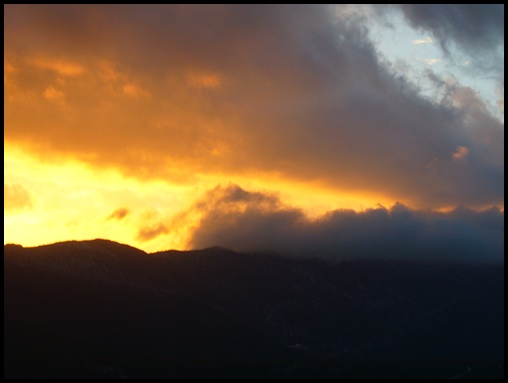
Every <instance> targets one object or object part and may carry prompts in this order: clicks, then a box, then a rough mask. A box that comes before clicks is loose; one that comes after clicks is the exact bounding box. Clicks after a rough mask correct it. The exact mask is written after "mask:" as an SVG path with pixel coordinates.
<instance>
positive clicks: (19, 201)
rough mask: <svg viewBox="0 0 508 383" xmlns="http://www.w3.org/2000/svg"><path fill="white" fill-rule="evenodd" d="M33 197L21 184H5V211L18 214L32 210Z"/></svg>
mask: <svg viewBox="0 0 508 383" xmlns="http://www.w3.org/2000/svg"><path fill="white" fill-rule="evenodd" d="M32 207H33V203H32V197H31V195H30V193H29V192H28V190H26V189H25V188H24V187H23V186H22V185H20V184H17V183H15V184H4V209H5V210H6V211H11V212H13V211H14V212H16V211H21V210H25V209H32Z"/></svg>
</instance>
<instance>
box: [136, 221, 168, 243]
mask: <svg viewBox="0 0 508 383" xmlns="http://www.w3.org/2000/svg"><path fill="white" fill-rule="evenodd" d="M168 232H169V229H168V228H167V227H166V225H164V224H162V223H156V224H152V225H146V226H143V227H141V228H140V229H139V231H138V235H137V236H136V239H137V240H138V241H140V242H146V241H150V240H151V239H154V238H156V237H158V236H159V235H162V234H166V233H168Z"/></svg>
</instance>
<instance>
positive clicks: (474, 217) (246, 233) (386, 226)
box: [189, 185, 504, 263]
mask: <svg viewBox="0 0 508 383" xmlns="http://www.w3.org/2000/svg"><path fill="white" fill-rule="evenodd" d="M193 210H194V212H197V213H199V214H201V218H200V220H199V224H198V225H197V226H196V229H195V231H194V232H193V233H192V236H191V239H190V242H189V248H206V247H210V246H215V245H219V246H223V247H227V248H231V249H234V250H237V251H248V252H272V253H278V254H284V255H291V256H301V257H321V258H326V259H330V260H336V261H339V260H344V259H402V260H417V261H418V260H420V261H423V260H425V261H428V260H431V261H441V262H464V261H465V262H481V263H490V262H503V259H504V255H503V254H504V213H502V212H501V211H500V210H499V209H498V208H491V209H488V210H485V211H474V210H471V209H468V208H465V207H461V208H457V209H454V210H452V211H450V212H447V213H444V212H436V211H431V210H413V209H410V208H408V207H406V206H404V205H403V204H400V203H397V204H395V205H394V206H392V207H390V208H385V207H383V206H379V207H377V208H373V209H367V210H365V211H362V212H355V211H353V210H335V211H330V212H328V213H327V214H324V215H323V216H321V217H318V218H316V219H309V218H308V217H306V216H305V214H304V213H303V212H302V211H301V210H299V209H297V208H293V207H291V206H287V205H284V204H283V203H282V202H281V201H280V200H279V199H278V198H277V197H276V196H275V195H272V194H266V193H262V192H249V191H246V190H244V189H242V188H240V187H238V186H237V185H230V186H227V187H217V188H215V189H213V190H211V191H209V192H208V194H207V195H206V196H205V197H204V198H203V199H202V200H201V201H200V202H198V203H197V204H196V206H195V207H194V209H193ZM189 213H192V212H189Z"/></svg>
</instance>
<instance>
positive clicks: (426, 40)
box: [411, 37, 434, 45]
mask: <svg viewBox="0 0 508 383" xmlns="http://www.w3.org/2000/svg"><path fill="white" fill-rule="evenodd" d="M433 42H434V41H433V40H432V39H431V38H430V37H425V38H423V39H416V40H413V41H411V44H413V45H421V44H432V43H433Z"/></svg>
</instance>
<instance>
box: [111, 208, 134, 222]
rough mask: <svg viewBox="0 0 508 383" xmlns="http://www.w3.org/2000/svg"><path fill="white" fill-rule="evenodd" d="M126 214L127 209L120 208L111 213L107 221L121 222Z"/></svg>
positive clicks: (127, 212)
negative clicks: (115, 220)
mask: <svg viewBox="0 0 508 383" xmlns="http://www.w3.org/2000/svg"><path fill="white" fill-rule="evenodd" d="M127 214H129V209H127V208H125V207H121V208H119V209H117V210H115V211H114V212H113V213H111V214H110V215H109V216H108V218H107V219H108V220H109V219H117V220H121V219H124V218H125V217H126V216H127Z"/></svg>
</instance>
